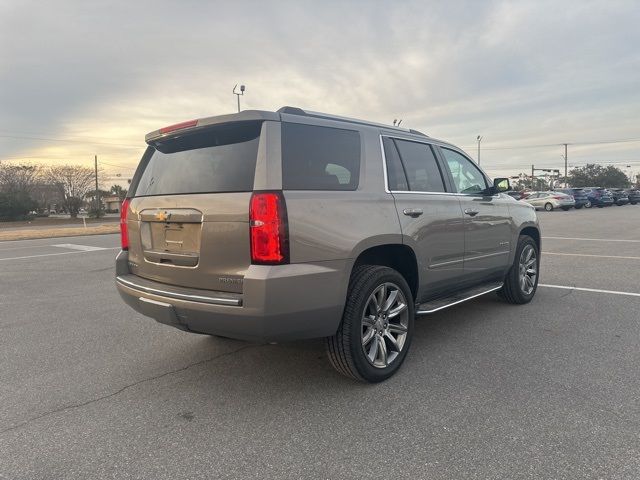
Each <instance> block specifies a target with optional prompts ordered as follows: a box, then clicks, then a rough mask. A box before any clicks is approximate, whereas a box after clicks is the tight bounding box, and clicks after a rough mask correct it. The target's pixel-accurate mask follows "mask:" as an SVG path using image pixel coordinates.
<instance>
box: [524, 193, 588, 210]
mask: <svg viewBox="0 0 640 480" xmlns="http://www.w3.org/2000/svg"><path fill="white" fill-rule="evenodd" d="M523 201H524V202H527V203H528V204H530V205H533V206H534V207H535V208H536V210H537V209H538V208H544V209H545V210H546V211H547V212H550V211H551V210H553V209H554V208H561V209H562V210H565V211H566V210H569V209H570V208H571V207H574V206H575V204H576V201H575V200H574V199H573V197H572V196H571V195H567V194H566V193H562V192H531V193H530V194H529V195H527V196H526V197H525V198H524V199H523Z"/></svg>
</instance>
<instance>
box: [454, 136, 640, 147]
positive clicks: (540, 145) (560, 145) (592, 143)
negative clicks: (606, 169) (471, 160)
mask: <svg viewBox="0 0 640 480" xmlns="http://www.w3.org/2000/svg"><path fill="white" fill-rule="evenodd" d="M631 142H640V138H624V139H620V140H602V141H597V142H569V143H566V144H567V145H605V144H615V143H631ZM564 145H565V143H546V144H537V145H509V146H503V147H482V149H483V150H518V149H525V148H551V147H562V146H564ZM475 147H476V146H475V145H474V146H469V145H467V146H466V147H464V148H465V149H471V148H475Z"/></svg>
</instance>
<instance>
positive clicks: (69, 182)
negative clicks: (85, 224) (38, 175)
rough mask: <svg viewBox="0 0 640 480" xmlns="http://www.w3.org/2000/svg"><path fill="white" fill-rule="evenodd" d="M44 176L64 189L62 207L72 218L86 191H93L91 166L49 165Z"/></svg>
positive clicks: (75, 215)
mask: <svg viewBox="0 0 640 480" xmlns="http://www.w3.org/2000/svg"><path fill="white" fill-rule="evenodd" d="M46 177H47V179H48V180H49V181H50V182H51V183H55V184H59V185H61V186H62V188H63V189H64V207H65V209H66V210H67V211H68V212H69V214H70V215H71V216H72V217H73V218H75V217H77V216H78V210H80V208H81V207H82V204H83V202H84V197H85V196H86V195H87V193H89V192H91V191H95V185H94V182H95V176H94V171H93V169H91V168H87V167H82V166H79V165H61V166H51V167H49V168H48V170H47V173H46Z"/></svg>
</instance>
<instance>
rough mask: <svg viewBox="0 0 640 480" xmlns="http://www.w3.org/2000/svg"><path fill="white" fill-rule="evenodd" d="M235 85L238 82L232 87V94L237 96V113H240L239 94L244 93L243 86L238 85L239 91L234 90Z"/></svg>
mask: <svg viewBox="0 0 640 480" xmlns="http://www.w3.org/2000/svg"><path fill="white" fill-rule="evenodd" d="M237 87H238V84H237V83H236V85H235V86H234V87H233V94H234V95H236V96H237V97H238V113H240V95H244V91H245V86H244V85H240V91H239V92H236V88H237Z"/></svg>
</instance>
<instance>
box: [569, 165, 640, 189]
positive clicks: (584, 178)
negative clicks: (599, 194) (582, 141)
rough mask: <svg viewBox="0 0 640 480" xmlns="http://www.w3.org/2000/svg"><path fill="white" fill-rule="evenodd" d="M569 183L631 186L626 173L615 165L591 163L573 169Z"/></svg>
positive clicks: (573, 184) (616, 186)
mask: <svg viewBox="0 0 640 480" xmlns="http://www.w3.org/2000/svg"><path fill="white" fill-rule="evenodd" d="M569 183H570V184H571V186H573V187H607V188H624V187H628V186H629V179H628V178H627V174H626V173H624V172H623V171H622V170H620V169H619V168H616V167H614V166H613V165H609V166H607V167H603V166H602V165H597V164H594V163H589V164H587V165H585V166H584V167H578V168H574V169H573V170H571V172H570V173H569Z"/></svg>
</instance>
